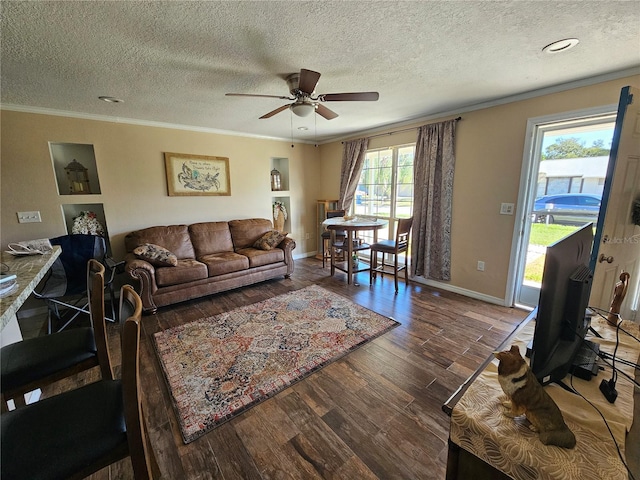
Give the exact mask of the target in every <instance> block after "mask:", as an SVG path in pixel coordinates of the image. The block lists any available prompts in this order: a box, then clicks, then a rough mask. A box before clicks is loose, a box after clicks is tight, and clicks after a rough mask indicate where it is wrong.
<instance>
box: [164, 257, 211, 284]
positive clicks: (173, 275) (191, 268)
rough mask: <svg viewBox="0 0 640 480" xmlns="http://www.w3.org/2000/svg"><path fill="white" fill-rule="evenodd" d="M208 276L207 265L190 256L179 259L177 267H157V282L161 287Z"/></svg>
mask: <svg viewBox="0 0 640 480" xmlns="http://www.w3.org/2000/svg"><path fill="white" fill-rule="evenodd" d="M207 277H208V272H207V266H206V265H205V264H204V263H200V262H198V261H197V260H194V259H189V258H187V259H182V260H178V264H177V265H176V266H175V267H159V268H156V284H157V285H158V286H159V287H167V286H169V285H178V284H180V283H187V282H192V281H194V280H202V279H204V278H207Z"/></svg>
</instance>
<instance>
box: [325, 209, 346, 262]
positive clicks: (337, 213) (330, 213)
mask: <svg viewBox="0 0 640 480" xmlns="http://www.w3.org/2000/svg"><path fill="white" fill-rule="evenodd" d="M344 215H345V210H327V216H326V218H337V217H344ZM321 237H322V268H325V265H326V261H327V259H329V258H331V252H332V247H333V245H328V242H330V241H331V230H329V229H325V230H324V232H322V234H321ZM346 237H347V232H346V231H344V230H336V233H335V239H336V242H337V243H339V244H340V245H342V242H343V241H344V239H345V238H346Z"/></svg>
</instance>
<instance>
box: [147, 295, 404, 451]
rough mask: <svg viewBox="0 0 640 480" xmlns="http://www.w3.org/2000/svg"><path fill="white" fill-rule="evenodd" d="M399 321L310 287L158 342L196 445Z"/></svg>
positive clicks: (186, 434) (160, 336)
mask: <svg viewBox="0 0 640 480" xmlns="http://www.w3.org/2000/svg"><path fill="white" fill-rule="evenodd" d="M398 325H399V323H398V322H396V321H395V320H392V319H390V318H387V317H383V316H382V315H379V314H377V313H375V312H373V311H371V310H368V309H366V308H364V307H361V306H359V305H356V304H355V303H353V302H352V301H350V300H348V299H346V298H344V297H342V296H340V295H336V294H335V293H331V292H329V291H327V290H325V289H323V288H321V287H318V286H311V287H307V288H303V289H301V290H297V291H295V292H290V293H287V294H285V295H280V296H278V297H275V298H271V299H269V300H266V301H264V302H259V303H255V304H253V305H249V306H246V307H242V308H238V309H236V310H232V311H230V312H226V313H222V314H220V315H216V316H213V317H208V318H203V319H201V320H197V321H195V322H190V323H187V324H185V325H181V326H178V327H174V328H171V329H168V330H165V331H163V332H158V333H156V334H155V335H154V339H155V346H156V350H157V353H158V357H159V358H160V363H161V365H162V368H163V370H164V374H165V377H166V380H167V383H168V385H169V391H170V393H171V395H172V397H173V402H174V406H175V410H176V414H177V417H178V421H179V424H180V429H181V430H182V438H183V440H184V442H185V443H189V442H192V441H193V440H195V439H196V438H198V437H200V436H202V435H203V434H205V433H206V432H208V431H209V430H211V429H213V428H215V427H217V426H219V425H221V424H222V423H224V422H227V421H229V420H231V419H232V418H234V417H235V416H237V415H239V414H240V413H242V412H244V411H246V410H247V409H249V408H251V407H253V406H255V405H257V404H258V403H260V402H262V401H263V400H266V399H267V398H269V397H271V396H273V395H275V394H276V393H278V392H280V391H281V390H283V389H285V388H287V387H289V386H290V385H292V384H293V383H295V382H297V381H298V380H301V379H302V378H304V377H306V376H308V375H309V374H311V373H313V372H315V371H317V370H318V369H320V368H322V367H324V366H325V365H328V364H329V363H331V362H332V361H334V360H336V359H338V358H340V357H342V356H343V355H345V354H346V353H348V352H350V351H352V350H354V349H356V348H357V347H359V346H361V345H363V344H364V343H366V342H368V341H370V340H372V339H374V338H376V337H377V336H379V335H382V334H383V333H385V332H387V331H389V330H390V329H392V328H393V327H396V326H398Z"/></svg>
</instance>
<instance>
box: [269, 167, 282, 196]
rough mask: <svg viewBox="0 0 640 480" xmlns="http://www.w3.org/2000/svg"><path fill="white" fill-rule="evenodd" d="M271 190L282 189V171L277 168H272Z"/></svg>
mask: <svg viewBox="0 0 640 480" xmlns="http://www.w3.org/2000/svg"><path fill="white" fill-rule="evenodd" d="M271 190H272V191H274V192H275V191H278V190H282V182H281V180H280V172H279V171H278V170H276V169H275V168H274V169H273V170H271Z"/></svg>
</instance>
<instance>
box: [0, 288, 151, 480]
mask: <svg viewBox="0 0 640 480" xmlns="http://www.w3.org/2000/svg"><path fill="white" fill-rule="evenodd" d="M123 304H127V305H133V309H132V311H133V313H132V315H131V316H130V317H129V318H127V320H126V321H125V322H124V325H123V326H122V378H121V379H119V380H114V379H103V380H100V381H98V382H94V383H90V384H89V385H86V386H84V387H81V388H78V389H75V390H70V391H67V392H64V393H61V394H59V395H56V396H53V397H51V398H47V399H44V400H41V401H40V402H37V403H34V404H32V405H28V406H26V407H24V408H20V409H17V410H13V411H11V412H7V413H5V414H3V415H2V416H0V429H1V431H0V433H1V435H2V449H0V461H1V463H0V475H1V477H2V479H3V480H5V479H6V480H11V479H17V478H29V479H35V478H37V479H40V480H53V479H67V478H71V479H81V478H85V477H87V476H89V475H91V474H92V473H94V472H97V471H98V470H101V469H102V468H104V467H106V466H108V465H110V464H112V463H115V462H117V461H119V460H121V459H124V458H126V457H130V458H131V464H132V466H133V473H134V478H135V479H136V480H153V479H154V478H159V476H160V475H159V469H158V464H157V462H156V459H155V455H154V453H153V449H152V447H151V444H150V442H149V438H148V434H147V427H146V423H145V420H144V416H143V411H142V403H141V390H140V365H139V360H140V320H141V315H142V301H141V300H140V297H139V296H138V295H137V294H136V292H135V291H134V290H133V288H132V287H131V286H130V285H125V286H123V287H122V289H121V310H122V306H123ZM121 318H125V317H124V316H122V317H121Z"/></svg>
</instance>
